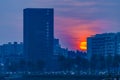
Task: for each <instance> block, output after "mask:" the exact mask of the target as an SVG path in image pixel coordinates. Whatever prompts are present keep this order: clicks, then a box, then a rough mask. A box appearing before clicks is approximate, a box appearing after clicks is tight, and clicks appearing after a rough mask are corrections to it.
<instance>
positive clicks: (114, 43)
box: [87, 33, 120, 57]
mask: <svg viewBox="0 0 120 80" xmlns="http://www.w3.org/2000/svg"><path fill="white" fill-rule="evenodd" d="M87 53H88V55H89V57H90V56H91V55H92V54H102V55H106V56H107V55H114V54H120V33H103V34H96V35H94V36H91V37H89V38H87Z"/></svg>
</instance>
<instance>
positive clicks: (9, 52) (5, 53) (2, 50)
mask: <svg viewBox="0 0 120 80" xmlns="http://www.w3.org/2000/svg"><path fill="white" fill-rule="evenodd" d="M22 59H23V43H22V42H21V43H17V42H14V43H11V42H9V43H7V44H3V45H0V67H1V69H0V70H2V71H8V70H9V69H8V66H10V65H11V63H13V64H15V63H19V61H20V60H22Z"/></svg>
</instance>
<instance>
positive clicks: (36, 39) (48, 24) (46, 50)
mask: <svg viewBox="0 0 120 80" xmlns="http://www.w3.org/2000/svg"><path fill="white" fill-rule="evenodd" d="M53 28H54V10H53V9H48V8H27V9H24V53H25V54H26V58H27V60H28V61H30V62H31V63H32V69H33V70H35V69H36V70H38V68H43V67H44V70H47V69H48V68H50V67H49V66H50V59H51V57H52V55H53V42H54V33H53V32H54V31H53V30H54V29H53ZM39 64H40V65H39ZM33 65H35V66H33ZM37 67H38V68H37Z"/></svg>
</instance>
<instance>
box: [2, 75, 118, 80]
mask: <svg viewBox="0 0 120 80" xmlns="http://www.w3.org/2000/svg"><path fill="white" fill-rule="evenodd" d="M0 80H120V75H40V74H39V75H36V74H35V75H33V74H32V75H31V74H29V75H28V74H27V75H25V74H24V75H20V74H19V75H18V74H12V75H1V76H0Z"/></svg>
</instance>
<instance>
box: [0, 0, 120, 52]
mask: <svg viewBox="0 0 120 80" xmlns="http://www.w3.org/2000/svg"><path fill="white" fill-rule="evenodd" d="M24 8H54V11H55V12H54V14H55V17H54V18H55V22H54V35H55V37H56V38H59V39H60V44H61V45H62V47H65V48H69V49H71V50H76V49H79V45H80V42H85V41H86V38H87V37H88V36H91V35H94V34H98V33H106V32H107V33H108V32H120V28H119V27H120V10H119V8H120V0H1V1H0V10H1V11H0V44H4V43H7V42H13V41H17V42H22V41H23V9H24Z"/></svg>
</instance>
